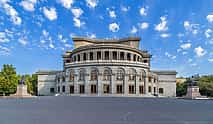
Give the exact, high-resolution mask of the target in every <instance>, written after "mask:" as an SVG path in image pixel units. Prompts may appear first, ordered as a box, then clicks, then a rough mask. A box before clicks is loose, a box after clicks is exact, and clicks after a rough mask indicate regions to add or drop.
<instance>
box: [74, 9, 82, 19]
mask: <svg viewBox="0 0 213 124" xmlns="http://www.w3.org/2000/svg"><path fill="white" fill-rule="evenodd" d="M71 12H72V14H73V15H74V17H75V18H79V17H80V16H81V15H82V14H83V10H82V9H81V8H73V9H72V10H71Z"/></svg>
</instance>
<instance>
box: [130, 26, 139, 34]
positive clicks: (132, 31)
mask: <svg viewBox="0 0 213 124" xmlns="http://www.w3.org/2000/svg"><path fill="white" fill-rule="evenodd" d="M137 32H138V29H137V28H136V27H135V26H132V29H131V31H130V33H132V34H135V33H137Z"/></svg>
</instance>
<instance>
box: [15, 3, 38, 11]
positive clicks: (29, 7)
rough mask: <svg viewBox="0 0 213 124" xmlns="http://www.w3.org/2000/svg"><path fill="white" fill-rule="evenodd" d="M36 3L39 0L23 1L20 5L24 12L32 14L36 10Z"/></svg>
mask: <svg viewBox="0 0 213 124" xmlns="http://www.w3.org/2000/svg"><path fill="white" fill-rule="evenodd" d="M36 2H37V0H22V1H21V2H20V4H19V5H20V6H22V7H23V8H24V10H26V11H30V12H32V11H34V10H35V4H36Z"/></svg>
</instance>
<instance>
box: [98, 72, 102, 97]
mask: <svg viewBox="0 0 213 124" xmlns="http://www.w3.org/2000/svg"><path fill="white" fill-rule="evenodd" d="M99 71H101V70H99ZM101 72H102V71H101ZM102 89H103V88H102V75H101V73H100V72H99V74H98V80H97V93H98V95H101V94H102Z"/></svg>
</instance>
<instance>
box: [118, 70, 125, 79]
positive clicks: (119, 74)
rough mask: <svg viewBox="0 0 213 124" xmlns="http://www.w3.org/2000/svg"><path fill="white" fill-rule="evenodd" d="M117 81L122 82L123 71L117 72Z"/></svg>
mask: <svg viewBox="0 0 213 124" xmlns="http://www.w3.org/2000/svg"><path fill="white" fill-rule="evenodd" d="M117 80H124V70H123V69H118V70H117Z"/></svg>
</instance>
